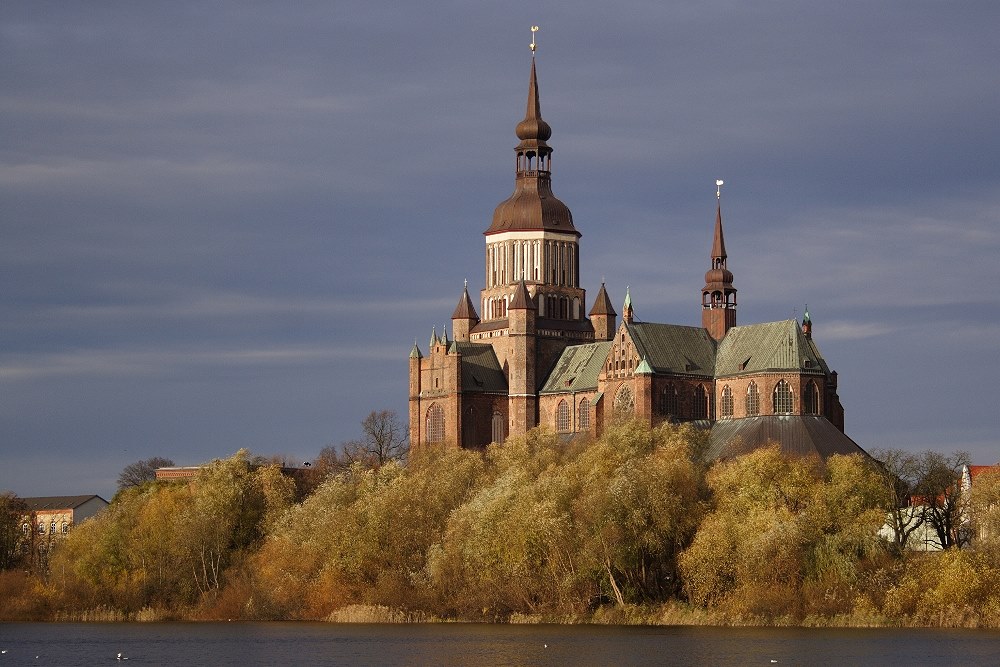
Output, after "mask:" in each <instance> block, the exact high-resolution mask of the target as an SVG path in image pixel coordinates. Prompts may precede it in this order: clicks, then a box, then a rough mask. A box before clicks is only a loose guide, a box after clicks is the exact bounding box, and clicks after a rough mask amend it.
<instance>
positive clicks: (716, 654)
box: [0, 623, 1000, 667]
mask: <svg viewBox="0 0 1000 667" xmlns="http://www.w3.org/2000/svg"><path fill="white" fill-rule="evenodd" d="M0 650H2V651H5V652H4V653H0V667H8V666H13V665H60V666H66V667H71V666H73V665H100V664H109V663H117V659H116V656H117V654H118V653H119V652H120V653H121V654H122V655H123V656H124V657H126V658H128V660H129V662H128V664H129V665H136V666H138V665H241V666H244V667H245V666H246V665H265V664H267V665H496V666H505V665H740V666H743V665H767V666H768V667H770V666H772V665H778V666H779V667H781V666H783V665H934V666H935V667H942V666H944V665H1000V631H984V630H923V629H904V630H897V629H892V630H885V629H878V630H855V629H850V630H847V629H827V628H823V629H809V628H777V629H776V628H703V627H622V626H562V625H480V624H465V623H455V624H428V625H335V624H329V623H86V624H84V623H3V624H0ZM36 656H37V657H36Z"/></svg>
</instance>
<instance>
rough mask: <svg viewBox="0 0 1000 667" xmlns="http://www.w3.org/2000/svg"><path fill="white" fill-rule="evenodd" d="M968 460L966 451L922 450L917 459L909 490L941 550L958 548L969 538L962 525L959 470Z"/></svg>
mask: <svg viewBox="0 0 1000 667" xmlns="http://www.w3.org/2000/svg"><path fill="white" fill-rule="evenodd" d="M970 463H971V458H970V456H969V453H968V452H954V453H952V454H949V455H944V454H941V453H939V452H934V451H926V452H924V453H923V454H920V456H919V458H918V464H917V475H918V477H917V482H916V484H915V485H914V488H913V493H914V496H915V497H916V498H917V500H916V502H917V503H919V505H920V506H921V507H922V508H923V512H924V520H925V521H926V522H927V523H928V524H930V526H931V528H932V529H933V530H934V534H935V536H936V537H937V542H938V545H939V546H940V547H941V548H942V549H950V548H953V547H962V546H964V545H965V544H966V543H967V542H968V540H969V533H968V531H967V530H966V529H965V527H964V526H963V516H964V511H965V500H966V499H965V498H964V496H963V493H962V485H961V479H962V469H963V468H964V467H965V466H967V465H969V464H970Z"/></svg>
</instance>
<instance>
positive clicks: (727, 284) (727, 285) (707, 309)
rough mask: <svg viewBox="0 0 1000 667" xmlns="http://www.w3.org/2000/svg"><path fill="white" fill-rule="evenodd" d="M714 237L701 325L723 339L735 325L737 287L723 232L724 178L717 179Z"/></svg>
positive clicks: (703, 294) (703, 291)
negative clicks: (728, 260) (728, 261)
mask: <svg viewBox="0 0 1000 667" xmlns="http://www.w3.org/2000/svg"><path fill="white" fill-rule="evenodd" d="M716 186H717V187H718V188H719V189H718V190H717V191H716V198H717V200H718V201H717V205H716V209H715V237H714V238H713V240H712V264H711V268H710V269H709V270H708V271H707V272H706V273H705V286H704V287H702V288H701V309H702V310H701V326H703V327H704V328H705V329H708V333H709V335H710V336H712V338H714V339H715V340H722V339H723V338H725V336H726V332H728V331H729V330H730V329H731V328H733V327H734V326H736V288H735V287H733V274H732V273H731V272H730V271H729V269H728V268H726V261H727V259H728V258H727V256H726V240H725V236H724V234H723V232H722V181H716Z"/></svg>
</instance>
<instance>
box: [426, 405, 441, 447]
mask: <svg viewBox="0 0 1000 667" xmlns="http://www.w3.org/2000/svg"><path fill="white" fill-rule="evenodd" d="M427 442H444V408H442V407H441V406H440V405H438V404H437V403H434V404H432V405H431V407H429V408H427Z"/></svg>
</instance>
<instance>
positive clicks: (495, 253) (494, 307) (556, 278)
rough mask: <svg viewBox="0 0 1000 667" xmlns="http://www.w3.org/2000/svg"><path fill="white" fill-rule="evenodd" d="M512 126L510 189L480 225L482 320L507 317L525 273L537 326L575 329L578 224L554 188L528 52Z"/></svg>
mask: <svg viewBox="0 0 1000 667" xmlns="http://www.w3.org/2000/svg"><path fill="white" fill-rule="evenodd" d="M516 133H517V138H518V139H520V143H519V144H518V145H517V147H516V148H515V149H514V153H515V158H516V162H515V178H514V193H513V194H511V196H510V197H508V198H507V199H505V200H504V201H502V202H501V203H500V204H499V205H498V206H497V207H496V210H495V211H494V212H493V223H492V224H491V225H490V227H489V229H487V230H486V231H485V232H484V235H485V236H486V287H485V289H483V290H482V299H481V310H480V312H481V313H482V324H481V326H490V325H493V326H492V328H494V329H496V328H497V327H498V326H500V325H501V324H502V323H503V321H504V320H506V319H507V318H508V310H509V308H510V304H511V301H512V300H513V298H514V294H515V291H516V289H517V286H518V284H519V283H520V282H521V281H524V283H525V285H526V287H527V289H528V291H529V293H530V294H531V295H532V297H533V299H534V302H535V305H536V307H537V310H538V319H539V328H540V329H545V330H547V331H558V330H570V331H577V330H579V329H580V328H581V325H585V324H586V323H587V319H586V308H585V303H584V300H585V292H584V290H583V289H581V288H580V251H579V238H580V232H578V231H577V230H576V228H575V227H574V226H573V215H572V214H571V213H570V210H569V208H568V207H567V206H566V205H565V204H564V203H562V202H561V201H559V199H557V198H556V196H555V195H554V194H552V181H551V176H552V172H551V167H552V148H551V147H550V146H549V145H548V143H546V142H547V140H548V139H549V137H551V136H552V128H551V127H549V124H548V123H546V122H545V121H544V120H542V113H541V107H540V105H539V100H538V80H537V76H536V74H535V59H534V56H532V58H531V76H530V80H529V83H528V106H527V110H526V112H525V115H524V120H522V121H521V122H520V123H518V124H517V129H516ZM588 328H589V327H588ZM564 335H565V334H564ZM572 337H574V338H576V337H577V336H572Z"/></svg>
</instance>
